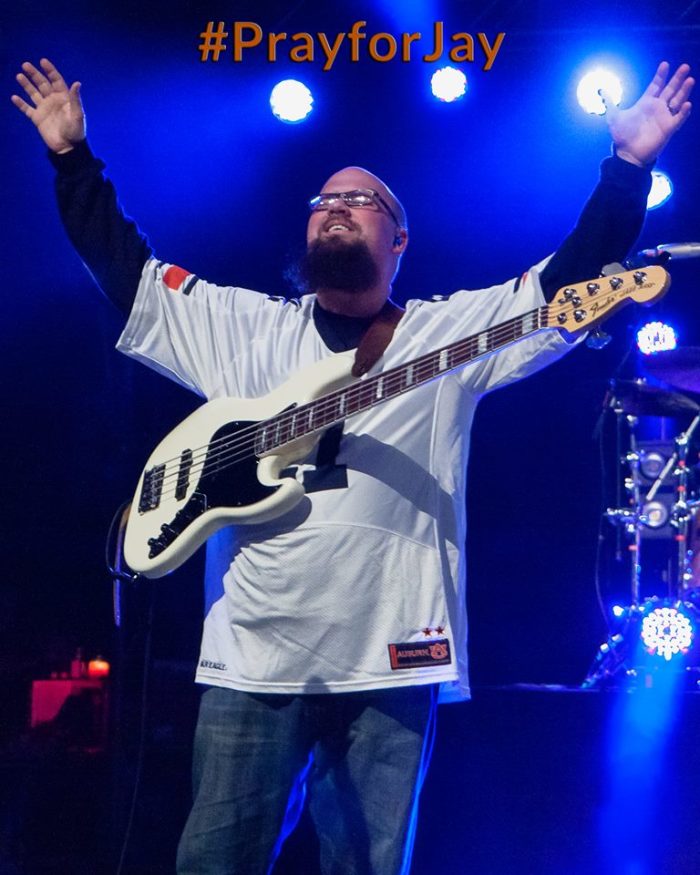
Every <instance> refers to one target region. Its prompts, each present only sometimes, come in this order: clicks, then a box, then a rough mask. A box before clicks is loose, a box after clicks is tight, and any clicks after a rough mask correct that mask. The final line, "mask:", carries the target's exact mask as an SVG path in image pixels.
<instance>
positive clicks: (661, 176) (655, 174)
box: [647, 170, 673, 210]
mask: <svg viewBox="0 0 700 875" xmlns="http://www.w3.org/2000/svg"><path fill="white" fill-rule="evenodd" d="M672 194H673V183H672V182H671V180H670V178H669V177H668V176H667V174H665V173H664V172H663V171H662V170H652V172H651V191H650V192H649V197H648V198H647V209H648V210H655V209H657V207H661V206H663V205H664V204H665V203H666V201H667V200H668V199H669V198H670V197H671V195H672Z"/></svg>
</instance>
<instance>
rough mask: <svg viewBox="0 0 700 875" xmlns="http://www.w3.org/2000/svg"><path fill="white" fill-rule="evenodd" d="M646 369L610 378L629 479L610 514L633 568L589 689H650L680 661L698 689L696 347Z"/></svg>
mask: <svg viewBox="0 0 700 875" xmlns="http://www.w3.org/2000/svg"><path fill="white" fill-rule="evenodd" d="M642 372H643V374H644V377H643V378H641V379H638V380H613V381H612V382H611V388H610V391H609V392H608V395H607V397H606V404H605V407H606V409H609V410H612V411H613V412H614V413H615V416H616V433H617V441H618V443H617V452H616V454H617V457H618V459H619V461H620V463H621V465H622V466H623V471H624V473H625V476H624V480H622V479H620V483H619V485H618V490H617V506H616V507H611V508H608V509H607V511H606V512H605V514H604V516H605V518H606V519H607V520H608V521H609V522H610V523H611V524H613V525H614V526H616V527H617V529H618V536H617V539H618V548H619V546H620V544H621V543H622V542H625V543H626V548H627V549H626V550H623V549H618V551H617V556H618V558H619V559H620V560H621V561H623V562H625V563H629V564H628V569H627V571H626V572H625V573H626V575H628V579H629V584H628V593H629V595H628V598H629V603H628V604H627V605H623V606H616V607H615V608H614V609H613V612H614V616H615V620H614V622H615V624H616V627H615V628H614V629H613V630H612V631H611V634H610V636H609V637H608V639H607V641H606V642H605V643H604V644H603V645H602V646H601V647H600V649H599V651H598V653H597V655H596V657H595V659H594V661H593V664H592V666H591V669H590V671H589V673H588V676H587V677H586V679H585V681H584V683H583V687H584V688H592V687H601V686H606V685H610V684H611V683H615V682H617V681H619V680H620V675H625V676H626V677H627V678H628V679H629V680H630V681H631V682H634V681H635V680H636V681H637V682H641V680H642V678H644V682H645V683H647V684H649V683H650V678H651V677H652V676H653V671H654V666H657V667H658V666H660V665H663V664H669V663H670V662H671V661H672V660H673V658H674V657H677V655H680V658H678V657H677V658H676V659H675V660H673V661H674V664H675V665H677V666H681V667H682V668H683V669H684V670H686V671H688V672H689V676H690V677H691V678H692V679H693V683H694V684H695V686H697V685H700V680H698V678H700V642H699V643H698V644H697V645H696V642H695V637H696V635H697V636H698V637H699V638H700V497H699V495H700V488H699V487H700V483H699V482H698V481H699V480H700V464H698V441H697V439H698V438H700V427H699V426H700V347H686V348H678V349H673V350H667V351H663V352H657V353H653V354H651V355H649V356H646V357H645V361H644V364H643V366H642ZM623 448H624V449H623ZM625 554H626V558H624V559H623V558H622V557H623V556H625ZM696 630H697V631H696ZM696 652H697V654H698V655H697V658H696V657H695V654H696ZM659 658H661V659H659Z"/></svg>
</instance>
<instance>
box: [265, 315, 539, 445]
mask: <svg viewBox="0 0 700 875" xmlns="http://www.w3.org/2000/svg"><path fill="white" fill-rule="evenodd" d="M548 311H549V308H548V307H547V306H543V307H539V308H538V309H536V310H530V311H529V312H528V313H524V314H522V315H521V316H516V317H515V318H514V319H510V320H508V321H506V322H502V323H500V324H499V325H494V326H492V327H491V328H487V329H485V330H484V331H480V332H479V333H478V334H473V335H471V337H466V338H464V339H463V340H458V341H455V343H452V344H449V345H448V346H443V347H442V348H441V349H438V350H435V351H434V352H430V353H426V355H423V356H420V357H419V358H417V359H414V360H413V361H411V362H408V363H406V364H403V365H399V366H398V367H396V368H392V369H391V370H389V371H384V372H383V373H381V374H376V375H375V376H373V377H369V378H367V379H365V380H358V381H357V382H356V383H352V384H351V385H349V386H346V387H345V388H343V389H337V390H336V391H334V392H330V393H329V394H328V395H324V396H322V397H321V398H316V399H315V400H314V401H309V402H308V403H306V404H301V405H299V406H295V407H290V408H289V409H287V410H284V411H282V413H278V414H277V415H276V416H274V417H272V418H271V419H267V420H264V421H262V422H260V423H259V424H258V427H257V429H256V434H255V454H256V455H257V456H260V455H262V454H263V453H269V452H271V451H273V450H276V449H277V448H278V447H281V446H283V445H284V444H288V443H290V442H291V441H294V440H297V439H298V438H302V437H305V436H306V435H310V434H313V433H314V432H317V431H322V430H323V429H326V428H328V427H329V426H331V425H335V424H336V423H338V422H342V421H343V420H345V419H347V418H348V417H349V416H353V415H355V414H356V413H362V412H363V411H365V410H369V409H370V408H371V407H374V406H375V405H377V404H381V403H383V402H384V401H388V400H389V399H391V398H396V397H397V396H398V395H402V394H404V393H405V392H408V391H409V390H411V389H414V388H415V387H416V386H420V385H422V384H424V383H428V382H430V380H434V379H435V378H436V377H441V376H443V375H444V374H446V373H447V372H448V371H453V370H456V369H457V368H460V367H463V366H464V365H466V364H469V362H473V361H476V360H477V359H479V358H481V357H482V356H486V355H489V354H490V353H492V352H495V351H496V350H498V349H501V348H502V347H505V346H508V345H509V344H511V343H514V342H515V341H517V340H520V339H521V338H523V337H525V336H526V335H528V334H532V333H533V332H535V331H538V330H539V329H540V328H546V327H548V318H547V317H548Z"/></svg>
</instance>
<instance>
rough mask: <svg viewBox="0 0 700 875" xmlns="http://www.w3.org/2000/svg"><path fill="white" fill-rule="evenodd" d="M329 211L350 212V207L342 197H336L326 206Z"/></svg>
mask: <svg viewBox="0 0 700 875" xmlns="http://www.w3.org/2000/svg"><path fill="white" fill-rule="evenodd" d="M326 209H327V210H328V212H329V213H349V212H350V207H349V206H348V205H347V204H346V203H345V201H344V200H343V199H342V197H340V196H339V197H334V198H333V199H332V200H329V201H328V206H327V207H326Z"/></svg>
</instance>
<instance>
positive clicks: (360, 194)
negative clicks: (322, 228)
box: [309, 188, 402, 228]
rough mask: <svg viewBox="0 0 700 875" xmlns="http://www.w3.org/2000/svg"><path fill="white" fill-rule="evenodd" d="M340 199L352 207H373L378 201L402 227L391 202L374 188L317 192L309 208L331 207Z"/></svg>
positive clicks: (321, 208)
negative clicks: (390, 204)
mask: <svg viewBox="0 0 700 875" xmlns="http://www.w3.org/2000/svg"><path fill="white" fill-rule="evenodd" d="M338 199H340V200H341V201H342V202H343V203H344V204H347V206H349V207H350V208H351V209H361V208H362V207H371V206H373V205H374V204H376V203H380V204H381V205H382V206H383V207H384V209H385V210H386V211H387V213H389V215H390V216H391V218H392V219H393V220H394V221H395V222H396V226H397V227H398V228H401V227H402V226H401V222H399V220H398V219H397V218H396V213H395V212H394V211H393V210H392V209H391V207H390V206H389V204H388V203H387V202H386V201H385V200H384V198H383V197H382V196H381V195H380V194H379V192H378V191H374V189H372V188H356V189H355V190H354V191H334V192H328V193H327V194H326V193H323V192H322V193H321V194H317V195H316V197H312V198H311V200H310V201H309V209H311V211H312V212H315V211H316V210H328V209H330V206H331V204H332V203H333V201H337V200H338Z"/></svg>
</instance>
